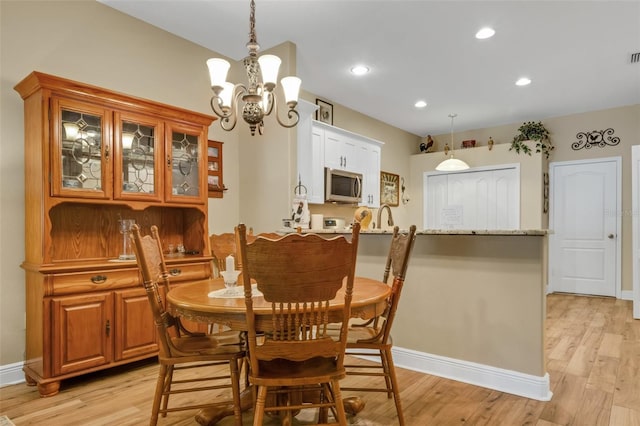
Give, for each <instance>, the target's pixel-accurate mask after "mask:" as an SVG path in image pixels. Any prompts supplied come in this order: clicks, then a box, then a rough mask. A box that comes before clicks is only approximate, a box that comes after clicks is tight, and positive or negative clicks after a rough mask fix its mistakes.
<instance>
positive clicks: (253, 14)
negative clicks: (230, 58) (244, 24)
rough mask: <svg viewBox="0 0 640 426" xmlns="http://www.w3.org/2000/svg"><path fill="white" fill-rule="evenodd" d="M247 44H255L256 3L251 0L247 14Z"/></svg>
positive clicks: (256, 41) (256, 38)
mask: <svg viewBox="0 0 640 426" xmlns="http://www.w3.org/2000/svg"><path fill="white" fill-rule="evenodd" d="M249 43H252V44H257V43H258V37H257V36H256V2H255V1H254V0H251V13H250V14H249Z"/></svg>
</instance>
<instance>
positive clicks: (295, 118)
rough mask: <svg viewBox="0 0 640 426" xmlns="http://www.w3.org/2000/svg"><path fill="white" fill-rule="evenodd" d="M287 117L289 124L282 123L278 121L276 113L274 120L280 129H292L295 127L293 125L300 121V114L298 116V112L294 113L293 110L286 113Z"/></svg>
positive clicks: (278, 117) (278, 115) (278, 116)
mask: <svg viewBox="0 0 640 426" xmlns="http://www.w3.org/2000/svg"><path fill="white" fill-rule="evenodd" d="M287 117H288V118H289V120H290V121H291V123H290V124H286V123H283V122H282V120H280V114H278V112H277V111H276V119H277V120H278V123H280V125H281V126H282V127H286V128H287V129H290V128H292V127H295V125H296V124H298V121H300V114H298V111H296V110H295V109H293V108H292V109H290V110H289V111H287Z"/></svg>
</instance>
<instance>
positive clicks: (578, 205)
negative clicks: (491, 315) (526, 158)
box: [549, 158, 621, 297]
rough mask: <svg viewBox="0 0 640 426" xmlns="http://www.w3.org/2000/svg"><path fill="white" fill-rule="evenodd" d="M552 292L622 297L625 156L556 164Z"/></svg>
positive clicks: (552, 172)
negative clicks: (622, 173) (622, 169)
mask: <svg viewBox="0 0 640 426" xmlns="http://www.w3.org/2000/svg"><path fill="white" fill-rule="evenodd" d="M550 177H551V205H550V209H551V210H550V212H551V215H550V228H551V230H552V234H551V235H550V238H549V242H550V246H549V275H550V277H549V285H550V290H551V291H560V292H567V293H580V294H592V295H600V296H616V297H619V291H620V282H619V277H620V256H619V253H620V238H619V233H620V221H619V215H618V214H617V212H619V211H620V207H621V200H620V199H621V194H620V158H613V159H596V160H588V161H580V162H563V163H552V164H551V165H550Z"/></svg>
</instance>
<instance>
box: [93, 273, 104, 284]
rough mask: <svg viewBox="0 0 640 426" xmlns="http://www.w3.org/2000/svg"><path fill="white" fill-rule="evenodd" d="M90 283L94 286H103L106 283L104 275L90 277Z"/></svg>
mask: <svg viewBox="0 0 640 426" xmlns="http://www.w3.org/2000/svg"><path fill="white" fill-rule="evenodd" d="M91 282H92V283H94V284H103V283H105V282H107V277H106V275H94V276H92V277H91Z"/></svg>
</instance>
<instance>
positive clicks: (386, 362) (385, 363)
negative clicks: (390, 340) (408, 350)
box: [380, 349, 393, 399]
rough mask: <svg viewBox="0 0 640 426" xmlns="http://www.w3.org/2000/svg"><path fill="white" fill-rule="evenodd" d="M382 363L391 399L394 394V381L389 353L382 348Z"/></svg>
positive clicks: (388, 396) (388, 394)
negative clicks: (392, 381) (392, 379)
mask: <svg viewBox="0 0 640 426" xmlns="http://www.w3.org/2000/svg"><path fill="white" fill-rule="evenodd" d="M380 363H381V364H382V371H383V372H384V381H385V385H386V386H387V398H388V399H391V397H392V396H393V383H391V371H390V370H391V369H390V368H389V364H390V363H389V359H388V358H387V353H386V351H384V350H382V349H381V350H380Z"/></svg>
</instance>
